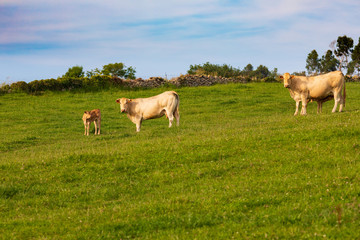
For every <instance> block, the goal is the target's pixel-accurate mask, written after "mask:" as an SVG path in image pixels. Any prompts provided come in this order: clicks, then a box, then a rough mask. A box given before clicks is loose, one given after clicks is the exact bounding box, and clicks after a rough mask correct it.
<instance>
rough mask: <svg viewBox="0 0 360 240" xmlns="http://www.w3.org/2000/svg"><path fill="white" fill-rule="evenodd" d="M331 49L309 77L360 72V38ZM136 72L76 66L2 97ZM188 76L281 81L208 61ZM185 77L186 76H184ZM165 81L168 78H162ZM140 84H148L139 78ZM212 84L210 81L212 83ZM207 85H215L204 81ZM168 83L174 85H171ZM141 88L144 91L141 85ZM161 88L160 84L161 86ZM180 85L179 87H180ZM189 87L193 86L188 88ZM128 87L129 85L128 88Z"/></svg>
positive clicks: (6, 88)
mask: <svg viewBox="0 0 360 240" xmlns="http://www.w3.org/2000/svg"><path fill="white" fill-rule="evenodd" d="M329 47H330V49H329V50H327V51H326V53H325V54H324V55H323V56H321V57H319V54H318V53H317V51H316V50H315V49H314V50H312V51H311V52H310V53H309V54H308V56H307V59H306V66H305V68H306V70H307V73H308V75H317V74H322V73H327V72H331V71H335V70H341V71H343V72H344V71H345V70H346V73H347V75H348V76H352V75H353V74H354V73H357V75H359V73H360V38H359V42H358V44H357V45H355V46H354V40H353V39H352V38H350V37H347V36H346V35H344V36H339V37H338V39H337V40H334V41H332V42H331V44H330V46H329ZM135 74H136V70H135V68H134V67H132V66H130V67H126V66H125V64H124V63H109V64H107V65H104V66H103V67H102V69H98V68H95V69H93V70H90V71H87V72H85V71H84V69H83V67H82V66H73V67H70V68H69V69H68V71H67V72H66V73H65V74H64V75H62V76H61V77H58V78H57V79H54V78H52V79H43V80H34V81H31V82H29V83H27V82H24V81H19V82H15V83H12V84H5V83H4V84H2V85H1V86H0V94H4V93H11V92H25V93H30V94H34V93H35V94H36V93H38V92H43V91H64V90H73V89H83V90H91V91H94V90H103V89H108V88H109V87H117V88H123V87H124V79H128V80H134V79H136V75H135ZM187 74H188V75H192V76H201V77H202V79H203V80H204V79H205V77H206V76H207V77H209V78H210V77H221V78H229V79H230V81H222V82H226V83H228V82H274V81H279V78H278V76H279V74H278V69H277V68H274V69H273V70H272V71H270V70H269V69H268V67H266V66H264V65H259V66H258V67H257V68H256V69H255V68H254V66H253V65H252V64H250V63H249V64H248V65H246V66H245V67H244V68H243V69H240V68H235V67H233V66H231V65H228V64H223V65H218V64H212V63H210V62H206V63H204V64H195V65H190V67H189V70H188V71H187ZM292 74H293V75H303V76H305V75H306V72H305V71H300V72H293V73H292ZM180 77H182V76H180ZM160 80H162V81H164V82H165V81H166V80H167V79H163V78H160ZM358 80H359V77H355V78H351V77H348V78H347V81H358ZM137 81H140V82H141V81H144V80H143V79H137ZM209 81H210V80H209ZM203 83H204V84H203V85H211V84H208V83H206V82H205V81H203ZM167 84H170V85H171V82H168V83H167ZM132 85H138V86H140V88H141V84H132ZM157 85H158V84H157ZM176 86H178V85H176ZM187 86H189V85H187ZM125 87H126V86H125Z"/></svg>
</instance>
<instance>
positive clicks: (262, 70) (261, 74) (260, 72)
mask: <svg viewBox="0 0 360 240" xmlns="http://www.w3.org/2000/svg"><path fill="white" fill-rule="evenodd" d="M269 75H270V71H269V69H268V68H267V67H266V66H263V65H260V66H258V67H257V68H256V70H255V76H256V77H257V78H259V79H264V78H266V77H268V76H269Z"/></svg>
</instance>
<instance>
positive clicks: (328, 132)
mask: <svg viewBox="0 0 360 240" xmlns="http://www.w3.org/2000/svg"><path fill="white" fill-rule="evenodd" d="M346 89H347V102H346V104H347V105H346V107H345V112H343V113H335V114H331V113H330V112H331V109H332V106H333V101H331V102H327V103H325V104H324V106H323V114H320V115H318V114H316V104H315V103H310V104H309V107H308V115H307V116H297V117H294V116H293V113H294V110H295V109H294V108H295V102H294V101H293V100H292V99H291V98H290V96H289V93H288V91H287V90H286V89H285V88H283V86H282V85H281V84H278V83H251V84H228V85H217V86H212V87H197V88H179V89H175V90H176V91H177V92H178V94H179V96H180V115H181V119H180V127H176V126H174V127H173V128H170V129H169V128H168V127H167V126H168V122H167V120H166V119H165V118H161V119H155V120H149V121H145V122H143V126H142V129H141V132H140V133H136V132H135V125H134V124H133V123H131V121H130V120H129V119H127V117H126V116H125V115H123V114H120V113H119V106H118V105H117V104H116V103H115V100H116V99H117V98H119V97H130V98H136V97H146V96H151V95H155V94H158V93H160V92H162V91H165V90H169V89H166V88H164V89H149V90H137V91H122V90H117V89H113V90H108V91H103V92H95V93H94V92H91V93H81V92H78V93H69V92H61V93H52V92H46V93H45V94H44V95H42V96H31V95H25V94H7V95H3V96H0V107H1V110H2V111H1V112H0V118H1V120H2V121H1V122H2V127H1V129H2V136H3V137H2V138H0V139H1V140H0V153H1V154H0V213H1V214H0V239H231V238H235V239H265V238H269V239H283V238H286V239H324V238H330V239H357V238H359V237H360V233H359V231H358V229H359V228H360V200H359V199H360V184H359V183H360V177H359V170H360V163H359V160H360V157H359V154H360V140H359V136H360V126H359V120H360V101H359V99H360V85H359V84H357V83H348V84H347V87H346ZM94 108H100V109H101V111H102V129H101V131H102V135H100V136H94V135H90V136H89V137H87V136H83V132H84V127H83V124H82V120H81V117H82V114H83V111H84V110H91V109H94ZM91 129H92V134H93V132H94V126H93V125H92V127H91Z"/></svg>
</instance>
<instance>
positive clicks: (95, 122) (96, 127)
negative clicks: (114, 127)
mask: <svg viewBox="0 0 360 240" xmlns="http://www.w3.org/2000/svg"><path fill="white" fill-rule="evenodd" d="M94 125H95V133H94V134H95V135H96V134H97V130H98V126H97V121H96V120H95V121H94Z"/></svg>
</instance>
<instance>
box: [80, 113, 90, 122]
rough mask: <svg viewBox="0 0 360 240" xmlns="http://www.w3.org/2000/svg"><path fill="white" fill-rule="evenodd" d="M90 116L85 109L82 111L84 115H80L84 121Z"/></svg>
mask: <svg viewBox="0 0 360 240" xmlns="http://www.w3.org/2000/svg"><path fill="white" fill-rule="evenodd" d="M90 118H91V114H90V111H85V112H84V115H83V117H82V119H83V121H84V122H86V120H87V119H90Z"/></svg>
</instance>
